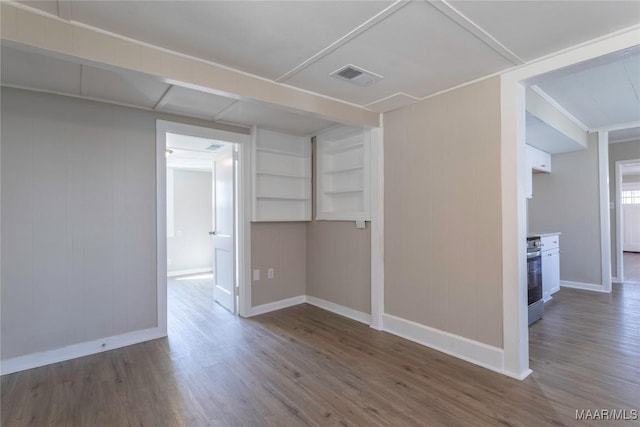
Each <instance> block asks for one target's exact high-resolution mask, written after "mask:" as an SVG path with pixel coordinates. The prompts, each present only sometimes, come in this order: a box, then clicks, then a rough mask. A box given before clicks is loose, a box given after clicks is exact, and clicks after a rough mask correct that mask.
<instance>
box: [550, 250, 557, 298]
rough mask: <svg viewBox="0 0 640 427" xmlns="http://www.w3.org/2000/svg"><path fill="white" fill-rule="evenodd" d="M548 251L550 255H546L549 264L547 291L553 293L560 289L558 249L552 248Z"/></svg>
mask: <svg viewBox="0 0 640 427" xmlns="http://www.w3.org/2000/svg"><path fill="white" fill-rule="evenodd" d="M550 252H551V254H550V256H548V257H547V258H549V261H548V262H549V264H551V267H550V270H551V272H550V274H551V276H550V278H549V281H550V283H549V292H550V293H551V295H553V294H555V293H556V292H558V291H559V290H560V250H558V249H554V250H552V251H550Z"/></svg>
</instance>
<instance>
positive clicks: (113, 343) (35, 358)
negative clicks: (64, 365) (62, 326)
mask: <svg viewBox="0 0 640 427" xmlns="http://www.w3.org/2000/svg"><path fill="white" fill-rule="evenodd" d="M165 336H167V334H166V331H161V330H160V328H151V329H144V330H141V331H134V332H127V333H126V334H122V335H114V336H111V337H107V338H101V339H99V340H93V341H87V342H83V343H79V344H73V345H68V346H66V347H61V348H56V349H53V350H47V351H42V352H39V353H32V354H26V355H24V356H18V357H13V358H11V359H6V360H2V361H0V372H1V374H2V375H6V374H11V373H13V372H18V371H24V370H25V369H31V368H37V367H40V366H45V365H50V364H52V363H58V362H63V361H65V360H70V359H75V358H77V357H83V356H89V355H91V354H96V353H102V352H103V351H108V350H113V349H116V348H120V347H126V346H128V345H133V344H139V343H141V342H145V341H150V340H153V339H157V338H162V337H165Z"/></svg>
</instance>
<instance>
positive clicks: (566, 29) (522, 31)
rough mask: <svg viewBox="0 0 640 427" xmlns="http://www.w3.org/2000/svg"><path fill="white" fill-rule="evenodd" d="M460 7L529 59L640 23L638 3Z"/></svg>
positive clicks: (472, 3) (474, 3) (487, 3)
mask: <svg viewBox="0 0 640 427" xmlns="http://www.w3.org/2000/svg"><path fill="white" fill-rule="evenodd" d="M450 4H452V5H453V7H455V8H456V9H457V10H458V11H460V12H461V13H462V14H464V15H465V16H466V17H467V18H469V19H470V20H471V21H473V22H474V23H475V24H477V25H479V26H480V27H481V28H482V29H484V30H485V31H487V32H488V33H489V34H491V35H492V36H493V37H494V38H496V39H497V40H498V41H500V42H501V43H502V44H503V45H504V46H506V47H507V48H508V49H510V50H511V51H512V52H514V53H515V54H516V55H518V56H520V57H521V58H523V59H525V60H532V59H535V58H538V57H540V56H543V55H546V54H549V53H553V52H556V51H558V50H561V49H565V48H568V47H570V46H574V45H576V44H578V43H582V42H585V41H588V40H591V39H594V38H596V37H600V36H603V35H605V34H609V33H612V32H614V31H617V30H620V29H623V28H627V27H630V26H632V25H637V24H638V23H640V2H637V1H611V0H606V1H557V0H556V1H540V0H535V1H466V0H461V1H460V0H453V1H451V2H450Z"/></svg>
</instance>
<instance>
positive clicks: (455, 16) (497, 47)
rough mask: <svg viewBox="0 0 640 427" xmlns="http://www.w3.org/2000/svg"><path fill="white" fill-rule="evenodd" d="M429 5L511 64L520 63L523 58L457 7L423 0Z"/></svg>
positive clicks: (443, 2) (436, 1)
mask: <svg viewBox="0 0 640 427" xmlns="http://www.w3.org/2000/svg"><path fill="white" fill-rule="evenodd" d="M425 1H426V2H427V3H429V4H430V5H431V6H433V7H434V8H436V9H437V10H438V11H440V12H441V13H442V14H443V15H445V16H446V17H448V18H449V19H451V20H452V21H453V22H455V23H456V24H458V25H459V26H460V27H461V28H463V29H464V30H466V31H468V32H469V33H471V34H472V35H474V36H475V37H476V38H477V39H478V40H480V41H481V42H483V43H484V44H486V45H487V46H489V47H490V48H491V49H493V50H494V51H495V52H496V53H497V54H499V55H500V56H502V57H503V58H505V59H506V60H507V61H509V62H511V63H512V64H513V65H522V64H524V63H525V60H524V59H522V58H520V57H519V56H518V55H516V54H515V53H513V52H511V51H510V50H509V49H508V48H507V47H506V46H505V45H503V44H502V43H500V42H499V41H498V40H497V39H496V38H494V37H493V36H492V35H491V34H489V33H488V32H486V31H485V30H483V29H482V28H481V27H480V26H479V25H478V24H476V23H475V22H473V21H472V20H471V19H469V18H467V17H466V16H465V15H463V14H462V12H460V11H459V10H458V9H456V8H455V7H453V6H452V5H451V4H449V3H448V2H447V1H446V0H425Z"/></svg>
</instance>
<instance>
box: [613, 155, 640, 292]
mask: <svg viewBox="0 0 640 427" xmlns="http://www.w3.org/2000/svg"><path fill="white" fill-rule="evenodd" d="M616 260H617V266H616V267H617V269H618V270H617V271H618V280H619V281H620V282H624V283H635V284H640V159H633V160H620V161H617V162H616Z"/></svg>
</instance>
